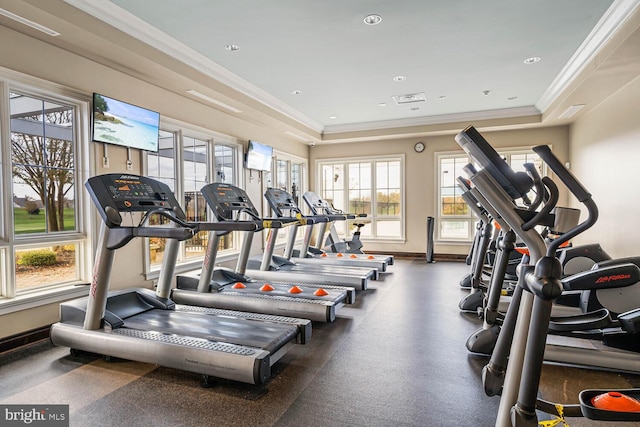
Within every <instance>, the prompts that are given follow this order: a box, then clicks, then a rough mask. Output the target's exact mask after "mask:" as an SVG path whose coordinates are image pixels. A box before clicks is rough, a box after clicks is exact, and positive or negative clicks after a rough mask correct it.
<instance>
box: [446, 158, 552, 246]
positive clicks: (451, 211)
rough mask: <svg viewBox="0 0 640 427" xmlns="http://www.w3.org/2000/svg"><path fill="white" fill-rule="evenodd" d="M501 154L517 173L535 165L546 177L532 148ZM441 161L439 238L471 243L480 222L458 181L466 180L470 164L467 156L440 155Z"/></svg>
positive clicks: (540, 162)
mask: <svg viewBox="0 0 640 427" xmlns="http://www.w3.org/2000/svg"><path fill="white" fill-rule="evenodd" d="M500 155H501V156H502V157H503V158H504V159H505V160H506V161H507V163H508V164H509V165H510V166H511V167H512V168H513V170H515V171H525V169H524V166H523V165H524V163H533V164H535V165H536V167H537V168H538V171H540V174H541V175H543V174H544V172H545V169H544V165H543V162H542V160H541V159H540V158H539V157H538V155H537V154H535V153H534V152H533V151H531V150H530V149H520V150H508V151H507V150H505V151H504V152H501V153H500ZM437 159H438V160H437V161H438V227H437V239H438V240H442V241H461V242H469V241H471V240H472V239H473V235H474V233H475V224H476V221H477V219H476V218H475V217H474V216H473V215H472V213H471V211H470V209H469V208H468V206H467V204H466V203H465V202H464V200H463V199H462V190H461V189H460V188H459V187H458V183H457V178H458V177H459V176H462V177H464V178H466V177H467V175H466V173H465V172H464V171H463V170H462V168H463V167H464V166H465V165H467V164H469V163H470V162H471V159H470V158H469V157H468V156H467V155H465V154H440V155H438V156H437Z"/></svg>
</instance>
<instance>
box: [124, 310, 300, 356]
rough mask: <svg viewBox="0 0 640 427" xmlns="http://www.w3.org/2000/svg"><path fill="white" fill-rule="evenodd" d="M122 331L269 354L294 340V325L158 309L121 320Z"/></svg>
mask: <svg viewBox="0 0 640 427" xmlns="http://www.w3.org/2000/svg"><path fill="white" fill-rule="evenodd" d="M124 327H125V328H131V329H141V330H148V331H156V332H161V333H166V334H175V335H182V336H187V335H188V336H191V337H196V338H203V339H207V340H211V341H221V342H228V343H232V344H237V345H243V346H249V347H257V348H262V349H264V350H267V351H269V352H271V353H274V352H276V351H278V350H279V349H280V348H282V347H283V346H284V345H285V344H287V343H288V342H289V341H291V340H292V339H295V337H296V335H297V331H298V328H297V326H295V325H281V324H278V323H268V322H260V321H255V320H251V319H242V318H235V317H226V316H219V315H212V314H207V313H190V312H185V311H180V312H176V311H174V310H158V309H154V310H149V311H145V312H144V313H141V314H138V315H136V316H132V317H128V318H126V319H124Z"/></svg>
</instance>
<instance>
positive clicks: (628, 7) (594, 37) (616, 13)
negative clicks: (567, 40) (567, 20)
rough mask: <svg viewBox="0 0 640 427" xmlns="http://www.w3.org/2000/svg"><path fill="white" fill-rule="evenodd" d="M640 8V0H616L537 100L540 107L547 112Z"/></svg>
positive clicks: (537, 105)
mask: <svg viewBox="0 0 640 427" xmlns="http://www.w3.org/2000/svg"><path fill="white" fill-rule="evenodd" d="M639 8H640V2H638V1H637V0H615V1H614V2H613V4H612V5H611V6H610V7H609V9H607V11H606V12H605V14H604V15H603V16H602V18H601V19H600V21H598V23H597V24H596V26H595V27H594V28H593V30H592V31H591V33H590V34H589V35H588V36H587V38H586V39H585V40H584V42H583V43H582V44H581V45H580V47H579V48H578V49H577V50H576V52H575V53H574V54H573V56H572V57H571V59H569V62H567V64H566V65H565V66H564V68H563V69H562V70H561V71H560V73H559V74H558V75H557V76H556V78H555V79H554V80H553V82H551V84H550V85H549V87H548V88H547V90H546V91H545V92H544V93H543V94H542V96H541V97H540V99H539V100H538V102H536V108H537V109H538V110H540V111H542V112H543V113H544V112H545V111H546V110H547V108H549V107H550V106H551V105H552V104H553V103H554V102H555V101H556V100H557V99H558V97H559V96H560V95H561V94H562V93H563V92H564V91H565V90H567V89H568V88H569V85H571V83H573V82H574V81H575V80H576V79H577V78H578V76H579V75H580V73H582V71H584V69H585V68H586V67H587V65H588V64H589V62H590V61H591V60H592V59H593V58H594V57H595V55H596V54H598V52H600V50H601V49H602V48H603V46H605V45H606V44H607V43H608V42H609V41H610V40H611V38H612V37H613V36H614V35H615V34H616V32H617V31H618V29H619V28H620V27H621V26H622V25H623V24H624V23H625V22H626V21H627V20H628V19H629V18H630V17H631V16H632V15H633V13H635V12H636V10H638V9H639Z"/></svg>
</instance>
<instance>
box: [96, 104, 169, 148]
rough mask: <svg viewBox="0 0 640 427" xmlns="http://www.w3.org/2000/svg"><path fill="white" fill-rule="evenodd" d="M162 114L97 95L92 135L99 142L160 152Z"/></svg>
mask: <svg viewBox="0 0 640 427" xmlns="http://www.w3.org/2000/svg"><path fill="white" fill-rule="evenodd" d="M159 130H160V114H158V113H156V112H155V111H151V110H147V109H145V108H142V107H137V106H135V105H131V104H127V103H126V102H122V101H118V100H115V99H112V98H108V97H106V96H104V95H100V94H97V93H94V94H93V121H92V129H91V131H92V134H93V140H94V141H96V142H104V143H107V144H116V145H122V146H124V147H131V148H137V149H140V150H147V151H158V135H159Z"/></svg>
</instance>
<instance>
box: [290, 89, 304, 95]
mask: <svg viewBox="0 0 640 427" xmlns="http://www.w3.org/2000/svg"><path fill="white" fill-rule="evenodd" d="M301 93H302V91H301V90H298V89H296V90H292V91H291V94H292V95H300V94H301Z"/></svg>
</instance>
